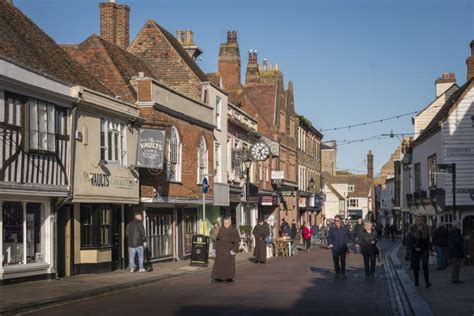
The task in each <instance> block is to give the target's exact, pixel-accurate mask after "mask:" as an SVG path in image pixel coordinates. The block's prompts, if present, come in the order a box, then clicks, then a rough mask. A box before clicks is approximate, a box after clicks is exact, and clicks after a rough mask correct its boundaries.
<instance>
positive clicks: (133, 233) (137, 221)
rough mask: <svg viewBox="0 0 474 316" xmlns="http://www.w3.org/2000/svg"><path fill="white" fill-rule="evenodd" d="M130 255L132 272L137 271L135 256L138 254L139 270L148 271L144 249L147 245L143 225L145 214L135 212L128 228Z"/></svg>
mask: <svg viewBox="0 0 474 316" xmlns="http://www.w3.org/2000/svg"><path fill="white" fill-rule="evenodd" d="M126 235H127V243H128V255H129V256H128V257H129V261H130V272H135V269H136V265H135V257H136V256H137V255H138V267H139V270H138V272H146V270H145V268H144V267H143V257H144V256H143V252H144V251H143V249H144V247H145V246H146V237H145V228H144V227H143V215H142V213H141V212H135V214H134V217H133V220H132V221H131V222H130V223H128V224H127V228H126Z"/></svg>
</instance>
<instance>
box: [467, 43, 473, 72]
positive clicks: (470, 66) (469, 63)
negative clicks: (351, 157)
mask: <svg viewBox="0 0 474 316" xmlns="http://www.w3.org/2000/svg"><path fill="white" fill-rule="evenodd" d="M470 46H471V56H469V57H468V58H467V59H466V64H467V80H471V79H472V78H473V77H474V40H472V41H471V44H470Z"/></svg>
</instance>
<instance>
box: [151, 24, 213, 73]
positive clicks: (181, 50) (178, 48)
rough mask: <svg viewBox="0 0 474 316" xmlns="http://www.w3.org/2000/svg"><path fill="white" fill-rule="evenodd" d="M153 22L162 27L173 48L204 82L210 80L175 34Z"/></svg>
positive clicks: (159, 26)
mask: <svg viewBox="0 0 474 316" xmlns="http://www.w3.org/2000/svg"><path fill="white" fill-rule="evenodd" d="M152 21H153V20H152ZM153 24H154V25H155V26H156V27H157V28H158V29H160V31H161V33H163V35H164V36H165V37H166V39H167V40H168V42H170V44H171V46H173V48H174V49H175V50H176V51H177V52H178V54H179V55H180V56H181V58H182V59H183V60H184V62H185V63H186V64H187V65H188V66H189V68H191V70H192V71H193V72H194V73H195V74H196V76H197V77H198V78H199V80H201V81H202V82H206V81H208V78H207V76H206V74H205V73H204V72H203V71H202V70H201V68H199V66H198V65H197V64H196V62H195V61H194V59H192V58H191V56H189V54H188V53H187V52H186V51H185V50H184V48H183V46H182V45H181V44H180V43H179V42H178V40H177V39H176V38H175V37H174V36H173V34H171V33H170V32H168V31H167V30H166V29H165V28H164V27H162V26H161V25H159V24H158V23H156V21H153Z"/></svg>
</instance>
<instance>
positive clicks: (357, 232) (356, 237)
mask: <svg viewBox="0 0 474 316" xmlns="http://www.w3.org/2000/svg"><path fill="white" fill-rule="evenodd" d="M363 231H364V224H363V221H362V218H359V219H357V224H355V225H354V228H353V230H352V234H353V236H354V240H355V241H356V242H357V241H358V240H359V238H360V235H361V234H362V232H363Z"/></svg>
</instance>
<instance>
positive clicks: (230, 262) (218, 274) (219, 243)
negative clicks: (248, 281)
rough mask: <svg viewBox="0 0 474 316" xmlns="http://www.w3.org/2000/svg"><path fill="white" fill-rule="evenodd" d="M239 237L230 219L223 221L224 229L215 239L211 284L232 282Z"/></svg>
mask: <svg viewBox="0 0 474 316" xmlns="http://www.w3.org/2000/svg"><path fill="white" fill-rule="evenodd" d="M239 241H240V236H239V232H238V231H237V229H236V228H235V227H232V220H231V219H230V218H226V219H224V227H222V228H221V229H220V230H219V234H217V238H216V260H215V262H214V266H213V267H212V275H211V278H212V282H234V279H235V254H236V253H237V251H238V250H239Z"/></svg>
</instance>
